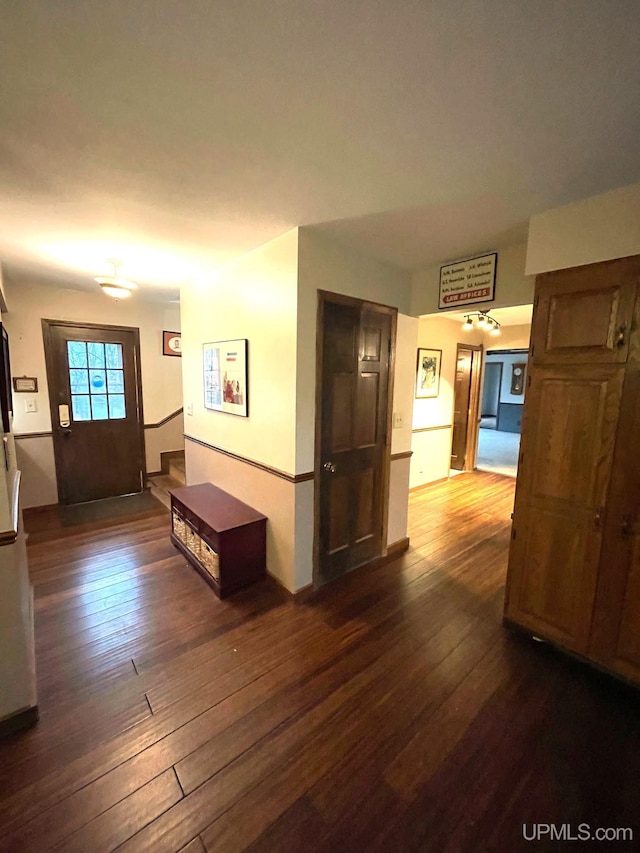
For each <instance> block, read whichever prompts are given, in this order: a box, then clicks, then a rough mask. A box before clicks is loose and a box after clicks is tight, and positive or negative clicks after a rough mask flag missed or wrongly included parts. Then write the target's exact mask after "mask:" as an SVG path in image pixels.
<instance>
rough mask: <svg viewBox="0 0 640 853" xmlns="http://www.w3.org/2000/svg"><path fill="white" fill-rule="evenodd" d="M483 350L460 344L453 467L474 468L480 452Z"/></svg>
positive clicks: (454, 417)
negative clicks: (479, 417)
mask: <svg viewBox="0 0 640 853" xmlns="http://www.w3.org/2000/svg"><path fill="white" fill-rule="evenodd" d="M481 364H482V347H475V346H468V345H463V344H458V352H457V355H456V375H455V384H454V391H453V431H452V436H451V467H452V468H453V469H454V470H456V471H465V470H467V469H468V468H473V466H474V463H475V458H476V451H477V438H478V412H479V405H480V400H479V394H480V371H481Z"/></svg>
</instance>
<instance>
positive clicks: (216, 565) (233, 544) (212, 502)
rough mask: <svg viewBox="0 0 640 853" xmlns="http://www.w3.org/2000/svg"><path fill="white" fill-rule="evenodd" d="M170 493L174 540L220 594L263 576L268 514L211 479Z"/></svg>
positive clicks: (230, 591)
mask: <svg viewBox="0 0 640 853" xmlns="http://www.w3.org/2000/svg"><path fill="white" fill-rule="evenodd" d="M169 494H170V495H171V541H172V542H173V544H174V545H175V546H176V548H177V549H178V550H179V551H181V552H182V554H184V556H185V557H186V559H187V560H188V561H189V563H191V565H192V566H193V567H194V568H195V569H197V571H199V572H200V574H201V575H202V576H203V578H204V579H205V580H206V581H207V582H208V583H209V584H210V585H211V586H212V587H213V589H214V590H215V592H216V594H217V595H218V596H219V597H220V598H225V597H226V596H227V595H229V594H230V593H232V592H234V591H235V590H237V589H240V587H243V586H246V585H247V584H250V583H253V582H254V581H258V580H262V579H263V578H264V576H265V572H266V534H267V518H266V516H264V515H262V513H260V512H258V511H257V510H255V509H253V508H252V507H250V506H247V504H245V503H242V501H239V500H238V499H237V498H234V497H232V496H231V495H229V494H227V492H223V491H222V489H219V488H218V487H217V486H214V485H212V484H211V483H202V484H200V485H198V486H181V487H180V488H179V489H171V490H170V492H169Z"/></svg>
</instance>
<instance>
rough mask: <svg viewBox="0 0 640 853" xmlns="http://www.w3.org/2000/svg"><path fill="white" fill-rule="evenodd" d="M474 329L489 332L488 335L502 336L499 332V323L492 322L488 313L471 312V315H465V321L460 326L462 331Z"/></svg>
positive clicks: (492, 319)
mask: <svg viewBox="0 0 640 853" xmlns="http://www.w3.org/2000/svg"><path fill="white" fill-rule="evenodd" d="M474 318H475V323H474ZM474 327H475V328H478V329H480V331H482V332H489V334H490V335H493V336H495V335H500V334H502V333H501V331H500V323H498V321H497V320H494V318H493V317H491V316H490V315H489V312H488V311H472V312H471V314H467V315H466V318H465V321H464V323H463V324H462V329H463V331H465V332H469V331H471V329H473V328H474Z"/></svg>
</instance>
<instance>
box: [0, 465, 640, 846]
mask: <svg viewBox="0 0 640 853" xmlns="http://www.w3.org/2000/svg"><path fill="white" fill-rule="evenodd" d="M513 489H514V481H513V480H512V479H509V478H503V477H499V476H496V475H491V474H482V473H477V474H465V475H461V476H457V477H455V478H454V479H452V480H451V481H449V482H448V483H444V484H439V485H437V486H434V487H431V488H426V489H423V490H421V491H419V492H414V493H413V494H412V495H411V499H410V536H411V547H410V549H409V551H408V552H407V553H406V554H404V555H403V556H402V557H400V558H399V559H396V560H395V561H393V562H391V563H389V564H387V565H385V566H378V567H376V568H375V569H373V570H365V571H356V572H353V573H352V574H350V575H349V576H347V577H345V578H342V579H341V580H339V581H337V582H335V583H333V584H331V585H329V586H327V587H325V588H324V589H322V590H321V591H320V592H318V593H317V594H316V595H315V596H314V597H313V598H312V599H311V600H309V601H308V602H306V603H304V604H294V603H293V602H291V601H290V600H287V599H285V598H284V596H283V594H282V593H281V592H279V591H278V590H277V589H276V588H275V586H274V585H272V584H271V583H269V582H267V583H264V584H262V585H260V586H255V587H252V588H249V589H247V590H245V591H243V592H241V593H240V594H238V595H235V596H233V597H232V598H230V599H229V600H227V601H224V602H220V601H218V600H217V599H216V598H215V596H214V595H213V593H212V591H211V590H210V589H209V587H208V586H207V585H206V584H205V583H204V581H202V580H201V578H200V577H199V576H198V575H197V574H196V573H195V572H194V571H193V570H192V569H190V568H189V567H188V566H187V564H186V562H185V561H184V560H183V559H182V557H180V556H179V555H178V554H177V553H176V551H175V549H174V548H173V547H172V546H171V544H170V543H169V539H168V527H169V517H168V513H167V512H166V511H165V510H164V509H161V508H159V507H158V508H157V509H155V508H149V507H147V506H145V507H144V508H142V509H140V511H138V512H136V513H135V514H133V515H130V516H129V517H128V518H126V519H124V518H122V517H115V518H102V519H100V518H95V517H94V518H92V519H90V520H89V521H85V520H83V517H82V515H81V514H77V515H76V516H75V517H74V519H73V523H72V524H69V523H68V522H65V523H61V522H60V516H59V514H56V513H49V514H47V513H46V512H45V513H36V514H34V515H33V516H32V517H31V520H30V529H31V535H30V544H29V559H30V569H31V576H32V581H33V584H34V588H35V609H36V644H37V666H38V689H39V701H40V710H41V719H40V722H39V723H38V725H37V727H36V728H34V729H32V730H30V731H28V732H24V733H21V734H19V735H14V736H12V737H10V738H8V739H6V740H4V741H0V851H10V853H18V851H19V853H23V851H24V853H27V852H28V851H39V853H40V852H41V851H46V850H57V851H65V853H66V851H83V853H99V851H111V850H115V849H118V850H121V851H128V852H130V851H152V853H161V851H169V853H176V851H185V853H186V851H188V853H205V851H206V853H226V851H241V850H250V851H252V853H258V851H260V853H271V851H285V850H286V851H293V853H297V851H341V850H344V851H347V850H348V851H365V850H366V851H405V850H406V851H409V850H416V851H476V850H478V851H485V850H496V851H518V850H533V849H538V850H544V849H549V850H560V849H565V847H563V846H562V844H561V843H559V842H553V843H550V844H548V845H545V844H537V845H536V844H533V843H531V842H526V841H525V840H524V839H523V824H527V825H528V827H529V831H531V827H532V825H533V824H534V823H547V824H550V823H557V824H558V825H560V824H571V826H572V827H573V828H574V830H576V831H577V826H578V824H579V823H580V822H586V823H589V824H590V826H591V827H593V828H595V827H627V826H628V827H631V828H632V829H633V831H634V836H635V841H634V842H632V843H626V844H621V845H620V846H619V848H616V846H615V845H614V844H612V843H607V844H606V845H591V846H593V847H594V849H596V848H598V847H599V849H605V848H606V849H607V850H614V849H626V850H631V849H640V847H639V843H640V714H639V713H638V711H639V708H640V703H639V699H638V693H637V692H636V691H634V690H632V689H631V688H628V687H626V686H624V685H622V684H620V683H618V682H615V681H613V680H612V679H610V678H608V677H607V676H604V675H601V674H599V673H597V672H595V671H593V670H591V669H589V668H587V667H585V666H584V665H583V664H580V663H578V662H576V661H573V660H571V659H569V658H567V657H565V656H563V655H561V654H559V653H557V652H555V651H554V650H553V649H551V648H549V647H548V646H544V645H541V644H537V643H535V642H533V641H532V640H529V639H527V638H526V637H522V636H518V635H514V634H512V633H510V632H509V631H507V630H506V629H505V628H504V627H503V626H502V622H501V616H502V598H503V587H504V578H505V570H506V559H507V550H508V539H509V530H510V520H509V516H510V513H511V510H512V505H513ZM569 847H571V848H572V849H583V848H580V847H579V845H578V846H576V844H575V843H574V844H571V843H569Z"/></svg>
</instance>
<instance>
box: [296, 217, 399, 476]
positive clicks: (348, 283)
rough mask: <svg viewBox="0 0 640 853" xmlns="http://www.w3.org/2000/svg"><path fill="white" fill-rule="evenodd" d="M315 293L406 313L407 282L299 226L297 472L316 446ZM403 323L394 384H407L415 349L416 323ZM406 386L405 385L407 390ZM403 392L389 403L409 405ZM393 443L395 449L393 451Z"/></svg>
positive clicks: (305, 468) (396, 435)
mask: <svg viewBox="0 0 640 853" xmlns="http://www.w3.org/2000/svg"><path fill="white" fill-rule="evenodd" d="M318 290H327V291H330V292H331V293H340V294H344V295H346V296H354V297H356V298H357V299H365V300H368V301H370V302H377V303H379V304H382V305H390V306H393V307H395V308H397V309H398V311H399V312H400V313H402V314H405V315H407V314H409V313H410V311H409V307H410V301H411V280H410V276H409V274H408V273H406V272H403V271H401V270H398V269H396V268H395V267H392V266H389V265H388V264H383V263H381V262H379V261H376V260H375V259H373V258H370V257H368V256H366V255H361V254H360V253H358V252H356V251H354V250H352V249H349V248H347V247H346V246H343V245H341V244H339V243H336V242H333V241H332V240H330V239H329V238H328V237H326V235H324V234H319V233H318V232H316V231H314V230H313V229H312V228H300V248H299V280H298V348H297V349H298V353H297V355H298V377H297V412H296V423H297V432H296V436H297V437H296V442H297V446H296V466H297V471H298V472H302V471H311V470H313V464H314V448H315V439H314V437H315V409H316V401H315V393H316V390H315V375H316V319H317V307H318ZM401 322H402V336H403V342H402V344H401V346H399V349H398V352H397V353H396V371H397V373H396V376H397V377H398V378H399V382H398V385H400V387H404V386H403V382H406V378H405V377H406V369H407V368H406V364H405V362H406V361H407V360H408V361H411V360H413V359H415V353H414V354H413V355H412V356H411V355H410V350H411V346H410V344H412V345H413V346H414V347H415V334H416V327H415V325H412V324H415V320H414V319H412V318H409V317H407V319H406V321H399V326H398V338H400V323H401ZM407 387H408V386H407ZM407 400H408V392H407V391H405V392H404V394H403V392H402V391H400V397H398V398H397V400H396V399H394V405H395V404H396V403H397V404H398V405H399V406H403V407H405V406H408V404H407V402H406V401H407ZM410 411H411V409H410V408H409V407H408V408H407V411H406V415H407V417H406V419H405V424H404V426H403V427H402V428H401V429H400V430H394V433H393V439H392V440H393V445H392V449H394V452H395V447H401V446H404V445H408V444H409V442H410V440H411V439H410V434H411V433H410V426H409V415H410ZM394 445H395V447H394Z"/></svg>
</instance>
